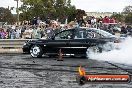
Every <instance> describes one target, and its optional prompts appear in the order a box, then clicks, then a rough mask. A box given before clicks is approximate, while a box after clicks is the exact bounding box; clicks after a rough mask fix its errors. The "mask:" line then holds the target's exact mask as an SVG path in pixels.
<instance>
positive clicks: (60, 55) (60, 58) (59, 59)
mask: <svg viewBox="0 0 132 88" xmlns="http://www.w3.org/2000/svg"><path fill="white" fill-rule="evenodd" d="M62 56H63V54H62V50H61V49H60V50H59V58H58V60H57V61H63V58H62Z"/></svg>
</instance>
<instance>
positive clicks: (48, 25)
mask: <svg viewBox="0 0 132 88" xmlns="http://www.w3.org/2000/svg"><path fill="white" fill-rule="evenodd" d="M79 26H82V27H89V28H91V27H92V28H93V27H94V28H99V29H102V30H106V31H108V32H110V33H112V34H114V33H115V32H120V33H123V34H127V33H128V32H132V27H131V26H126V25H120V26H119V25H118V26H117V23H116V21H115V20H114V19H113V18H108V17H107V16H106V17H104V18H103V19H102V18H100V19H96V18H95V17H90V18H89V19H88V20H86V21H85V20H84V19H83V18H80V19H79V20H77V19H75V20H74V21H72V22H70V23H68V24H61V23H60V22H58V21H55V20H50V18H47V19H46V21H45V22H42V21H41V20H40V18H39V17H38V18H35V17H34V19H33V20H32V22H29V21H24V22H23V23H22V24H21V25H19V26H17V25H10V26H9V25H8V26H5V27H3V28H0V39H40V38H51V37H52V36H53V34H55V33H57V32H60V31H62V30H66V29H69V28H74V27H79Z"/></svg>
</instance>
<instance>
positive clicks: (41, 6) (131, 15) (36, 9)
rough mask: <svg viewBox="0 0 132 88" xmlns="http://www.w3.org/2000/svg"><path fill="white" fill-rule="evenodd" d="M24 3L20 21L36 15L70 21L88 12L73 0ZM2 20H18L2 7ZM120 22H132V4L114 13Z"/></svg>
mask: <svg viewBox="0 0 132 88" xmlns="http://www.w3.org/2000/svg"><path fill="white" fill-rule="evenodd" d="M21 1H22V2H23V4H22V5H21V7H20V8H19V11H21V12H22V13H20V21H23V20H32V19H33V18H34V17H40V18H41V19H42V20H45V19H46V18H47V17H50V18H51V19H54V20H56V19H58V20H59V21H60V22H64V21H65V19H66V18H67V19H68V22H70V21H72V20H74V19H75V18H77V19H80V18H82V17H83V16H85V15H86V12H85V11H84V10H81V9H76V7H75V6H74V5H71V0H21ZM0 12H1V13H0V22H3V21H6V22H8V23H13V22H15V21H16V15H13V14H11V10H10V9H7V8H3V7H0ZM112 17H114V18H116V19H117V20H118V21H119V22H126V23H132V6H126V7H125V8H124V9H123V11H122V12H121V13H118V14H117V13H116V14H113V15H112Z"/></svg>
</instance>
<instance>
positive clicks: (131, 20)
mask: <svg viewBox="0 0 132 88" xmlns="http://www.w3.org/2000/svg"><path fill="white" fill-rule="evenodd" d="M125 22H126V23H129V24H132V13H129V14H128V15H126V17H125Z"/></svg>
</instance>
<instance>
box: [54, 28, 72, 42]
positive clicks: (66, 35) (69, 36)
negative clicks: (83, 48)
mask: <svg viewBox="0 0 132 88" xmlns="http://www.w3.org/2000/svg"><path fill="white" fill-rule="evenodd" d="M72 38H73V31H71V30H66V31H62V32H60V33H58V34H57V35H56V36H55V40H60V39H72Z"/></svg>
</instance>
